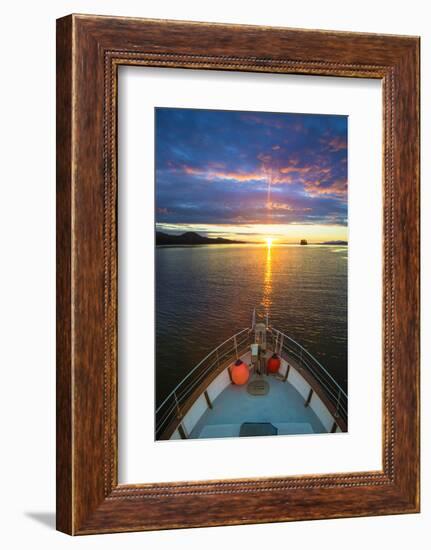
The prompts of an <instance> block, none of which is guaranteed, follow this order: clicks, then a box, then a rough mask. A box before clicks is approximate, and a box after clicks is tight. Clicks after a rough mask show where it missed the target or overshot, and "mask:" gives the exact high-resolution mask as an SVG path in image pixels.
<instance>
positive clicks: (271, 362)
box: [267, 353, 281, 374]
mask: <svg viewBox="0 0 431 550" xmlns="http://www.w3.org/2000/svg"><path fill="white" fill-rule="evenodd" d="M280 364H281V361H280V357H279V356H278V355H277V354H276V353H274V354H273V355H272V357H270V358H269V359H268V364H267V370H268V372H269V373H271V374H275V373H276V372H278V369H279V368H280Z"/></svg>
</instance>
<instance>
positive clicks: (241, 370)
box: [230, 359, 250, 386]
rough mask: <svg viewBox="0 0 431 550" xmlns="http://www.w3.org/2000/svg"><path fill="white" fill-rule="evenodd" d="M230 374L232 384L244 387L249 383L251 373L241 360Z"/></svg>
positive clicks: (238, 360) (237, 361)
mask: <svg viewBox="0 0 431 550" xmlns="http://www.w3.org/2000/svg"><path fill="white" fill-rule="evenodd" d="M230 374H231V377H232V382H233V383H234V384H236V385H238V386H242V385H243V384H245V383H246V382H247V381H248V379H249V376H250V371H249V370H248V366H247V365H246V364H245V363H244V362H243V361H241V359H237V360H236V361H235V364H234V365H233V366H232V367H231V369H230Z"/></svg>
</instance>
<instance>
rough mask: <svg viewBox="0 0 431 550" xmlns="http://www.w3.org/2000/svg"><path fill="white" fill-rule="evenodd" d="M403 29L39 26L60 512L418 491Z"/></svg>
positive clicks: (401, 504)
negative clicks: (49, 38)
mask: <svg viewBox="0 0 431 550" xmlns="http://www.w3.org/2000/svg"><path fill="white" fill-rule="evenodd" d="M418 98H419V39H418V38H416V37H406V36H385V35H375V34H356V33H342V32H332V31H306V30H296V29H287V28H268V27H253V26H238V25H223V24H209V23H208V24H207V23H191V22H179V21H156V20H145V19H129V18H115V17H98V16H88V15H85V16H81V15H71V16H68V17H65V18H62V19H59V20H58V22H57V304H58V307H57V527H58V529H59V530H61V531H64V532H66V533H69V534H90V533H103V532H117V531H137V530H148V529H167V528H175V527H195V526H196V527H197V526H210V525H229V524H241V523H259V522H273V521H290V520H300V519H315V518H316V519H317V518H337V517H346V516H363V515H376V514H396V513H413V512H418V511H419V436H418V430H419V416H418V415H419V336H418V333H419V332H418V331H419V299H418V296H419V191H418V189H419V108H418Z"/></svg>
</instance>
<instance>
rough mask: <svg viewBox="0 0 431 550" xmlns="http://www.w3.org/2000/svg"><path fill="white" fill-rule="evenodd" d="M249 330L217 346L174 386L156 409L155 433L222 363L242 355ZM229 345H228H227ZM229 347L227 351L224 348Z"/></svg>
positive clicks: (247, 343)
mask: <svg viewBox="0 0 431 550" xmlns="http://www.w3.org/2000/svg"><path fill="white" fill-rule="evenodd" d="M250 333H251V331H250V329H249V328H245V329H243V330H240V331H239V332H237V333H236V334H234V335H233V336H231V337H230V338H228V339H227V340H225V341H224V342H222V343H221V344H220V345H219V346H217V347H216V348H214V349H213V350H212V351H211V352H210V353H208V355H206V356H205V357H204V358H203V359H202V360H201V361H199V363H198V364H197V365H196V366H195V367H194V368H193V369H192V370H191V371H190V372H189V373H188V374H187V375H186V376H185V377H184V378H183V379H182V380H181V381H180V382H179V383H178V384H177V385H176V386H175V388H174V389H173V390H172V391H171V392H170V393H169V395H168V396H167V397H166V398H165V399H164V400H163V401H162V403H161V404H160V405H159V406H158V407H157V409H156V432H157V433H159V432H160V431H161V430H162V428H164V427H165V425H166V424H168V423H169V420H172V419H173V418H174V416H175V414H176V413H178V416H180V410H179V409H180V407H181V405H182V404H183V403H184V402H185V400H186V398H187V397H188V396H189V395H190V394H191V393H192V391H193V390H194V389H195V388H196V387H197V386H198V385H199V384H200V383H201V382H202V380H204V379H205V377H206V376H208V375H209V374H210V373H211V372H213V371H214V370H215V369H217V368H218V367H219V366H220V364H222V362H224V361H226V360H227V359H228V358H229V359H230V358H233V357H235V356H236V355H237V354H238V355H239V352H241V354H242V353H243V349H244V347H245V344H246V345H247V346H248V345H249V344H250ZM229 344H230V345H229ZM227 345H229V347H228V348H227V349H225V347H226V346H227Z"/></svg>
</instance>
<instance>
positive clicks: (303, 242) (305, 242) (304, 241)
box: [299, 239, 308, 245]
mask: <svg viewBox="0 0 431 550" xmlns="http://www.w3.org/2000/svg"><path fill="white" fill-rule="evenodd" d="M299 244H302V245H305V244H308V242H307V240H306V239H301V242H300V243H299Z"/></svg>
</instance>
